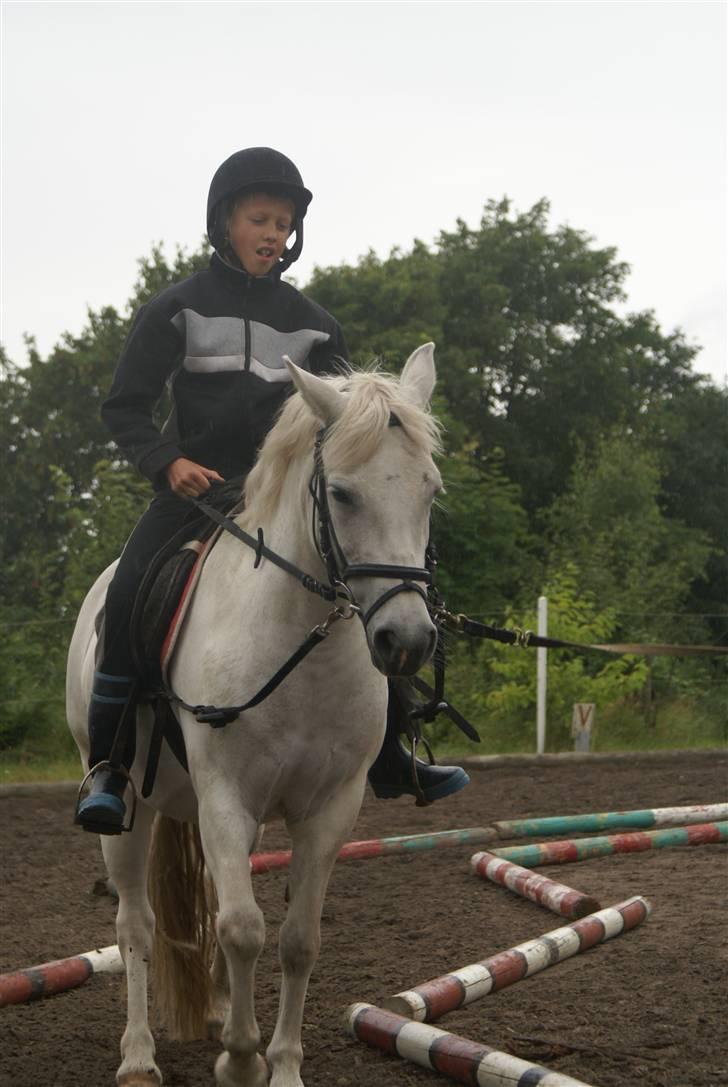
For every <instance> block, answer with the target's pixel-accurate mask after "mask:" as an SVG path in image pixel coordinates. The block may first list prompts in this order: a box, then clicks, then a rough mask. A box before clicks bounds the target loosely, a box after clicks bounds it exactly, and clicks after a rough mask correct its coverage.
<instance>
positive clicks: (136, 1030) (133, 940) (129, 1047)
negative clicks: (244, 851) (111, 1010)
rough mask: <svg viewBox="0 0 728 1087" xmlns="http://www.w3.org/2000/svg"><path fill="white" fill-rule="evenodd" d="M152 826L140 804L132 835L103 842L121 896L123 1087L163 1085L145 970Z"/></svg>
mask: <svg viewBox="0 0 728 1087" xmlns="http://www.w3.org/2000/svg"><path fill="white" fill-rule="evenodd" d="M153 821H154V812H153V811H152V810H151V809H150V808H148V807H147V806H146V805H145V804H139V805H138V806H137V811H136V817H135V820H134V829H133V831H131V833H124V834H120V835H118V837H113V838H112V837H110V836H102V838H101V848H102V850H103V854H104V860H105V862H106V868H107V871H108V873H109V876H110V877H111V879H112V880H113V882H114V884H115V885H116V889H117V891H118V892H119V909H118V912H117V915H116V939H117V942H118V944H119V950H120V952H121V955H122V958H123V960H124V965H125V966H126V981H127V1021H126V1030H125V1031H124V1035H123V1037H122V1039H121V1064H120V1066H119V1070H118V1072H117V1073H116V1081H117V1083H118V1084H119V1085H120V1087H121V1085H122V1084H123V1085H124V1087H150V1085H156V1084H160V1083H161V1082H162V1073H161V1072H160V1071H159V1068H158V1067H157V1065H156V1063H155V1061H154V1039H153V1038H152V1033H151V1031H150V1029H149V1018H148V1013H147V969H148V965H149V961H150V959H151V955H152V945H153V941H154V914H153V913H152V909H151V906H150V905H149V899H148V898H147V858H148V854H149V841H150V837H151V830H152V823H153Z"/></svg>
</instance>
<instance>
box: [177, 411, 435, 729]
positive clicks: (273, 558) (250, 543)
mask: <svg viewBox="0 0 728 1087" xmlns="http://www.w3.org/2000/svg"><path fill="white" fill-rule="evenodd" d="M389 425H390V426H400V425H401V424H400V422H399V419H398V418H397V416H396V415H394V414H391V415H390V420H389ZM325 437H326V428H322V429H321V430H319V432H318V433H317V435H316V440H315V443H314V469H313V474H312V477H311V480H310V483H309V492H310V493H311V495H312V497H313V519H314V526H315V522H316V521H318V532H316V529H315V527H314V542H315V544H316V550H317V552H318V554H319V555H320V557H321V559H322V561H323V563H324V565H325V567H326V574H327V577H328V584H326V583H323V582H321V581H319V580H318V579H317V578H315V577H312V576H311V575H310V574H307V573H306V572H305V571H303V570H301V569H300V568H299V567H298V566H296V565H295V564H294V563H292V562H290V561H289V560H288V559H286V558H284V557H283V556H282V555H279V554H278V553H277V552H276V551H273V550H272V549H271V548H269V547H268V546H267V545H266V543H265V540H264V537H263V530H262V529H261V528H259V529H258V532H257V537H256V536H251V535H250V533H248V532H246V531H245V530H244V529H242V528H241V527H240V525H239V524H238V523H237V522H236V521H234V520H233V519H232V518H231V517H227V516H225V514H223V513H220V512H219V510H216V509H214V507H212V506H210V505H209V504H208V503H207V502H206V501H205V500H204V499H203V498H192V499H190V501H191V502H193V504H194V505H195V506H197V508H198V509H199V510H200V511H201V512H202V513H204V514H205V515H206V516H207V517H209V518H210V519H211V520H212V521H214V522H215V523H216V524H217V525H219V526H220V527H221V528H223V529H224V530H225V531H227V532H229V533H230V534H231V535H232V536H234V537H235V538H236V539H238V540H240V541H241V542H242V543H244V544H245V545H246V546H247V547H250V548H251V549H252V550H254V551H255V562H254V564H253V565H254V568H256V569H257V567H258V566H259V565H260V562H261V560H262V559H264V558H265V559H268V560H269V561H270V562H272V563H273V564H274V565H275V566H278V567H279V568H280V569H282V570H285V571H286V573H289V574H291V575H292V576H293V577H295V578H296V579H297V581H298V582H299V583H300V584H301V585H302V586H303V588H304V589H307V590H308V591H309V592H312V593H315V594H317V595H318V596H321V597H322V598H323V599H324V600H328V601H329V602H330V603H333V604H334V607H333V608H332V609H331V611H330V612H329V614H328V615H327V617H326V619H325V620H324V622H323V623H319V624H318V625H317V626H315V627H314V628H313V630H311V631H310V633H309V634H308V636H307V637H306V639H305V640H304V641H303V642H302V643H301V645H299V647H298V648H297V649H296V650H295V652H293V653H292V654H291V656H290V657H289V658H288V660H287V661H285V663H284V664H282V665H281V667H280V668H279V669H278V671H277V672H276V673H275V675H273V676H272V677H271V678H270V679H269V680H268V682H267V683H265V684H264V685H263V687H261V688H260V690H259V691H258V692H257V693H256V694H255V695H253V697H252V698H250V699H249V700H248V701H247V702H244V703H242V704H241V705H238V706H205V705H191V704H190V703H188V702H185V701H184V699H182V698H180V697H179V695H177V694H175V692H174V691H173V690H172V689H171V688H170V687H165V689H164V690H163V691H162V692H160V694H161V695H162V696H163V697H164V698H165V699H166V700H167V701H169V702H175V703H176V704H177V705H178V706H182V707H183V709H186V710H188V711H189V712H190V713H192V714H194V716H195V718H196V719H197V720H198V721H200V722H202V723H205V724H209V725H210V726H211V727H212V728H222V727H223V726H225V725H227V724H228V723H229V722H230V721H234V720H235V719H236V718H237V717H238V716H239V715H240V714H241V713H243V712H244V711H245V710H248V709H252V708H253V707H254V706H257V705H259V704H260V703H261V702H263V701H264V700H265V699H266V698H267V697H268V696H269V695H270V694H272V693H273V691H275V690H276V688H277V687H279V686H280V684H281V683H282V682H283V680H284V679H285V678H286V676H288V675H289V674H290V673H291V672H292V671H293V669H294V668H295V667H296V665H298V664H300V662H301V661H302V660H303V659H304V658H305V657H306V656H308V654H309V653H310V652H311V650H312V649H314V648H315V647H316V646H317V645H319V644H320V642H322V641H324V639H325V638H327V637H328V635H329V632H330V628H331V627H332V626H333V624H334V623H336V622H338V620H340V619H352V618H353V617H354V616H355V615H358V616H359V617H360V619H361V621H362V623H363V625H364V627H365V628H366V626H367V624H368V623H369V621H370V619H371V618H372V616H373V615H374V614H375V612H377V611H378V610H379V608H381V607H382V605H383V604H386V603H387V601H388V600H391V599H392V597H394V596H396V595H397V594H398V593H401V592H416V593H418V594H419V595H420V596H421V597H422V599H423V600H424V602H425V604H426V605H427V606H428V608H429V606H430V604H429V600H428V595H427V591H426V590H425V589H423V588H422V587H421V585H420V584H419V582H424V583H425V584H426V585H427V586H428V588H431V587H432V570H433V568H434V566H435V565H436V563H435V560H434V556H433V554H432V552H431V549H430V547H429V545H428V549H427V554H426V562H427V563H428V566H427V567H424V566H422V567H420V566H397V565H393V564H391V563H349V562H348V561H347V559H346V556H345V555H344V552H343V549H342V547H341V544H340V543H339V540H338V538H337V536H336V530H335V528H334V523H333V520H332V518H331V511H330V508H329V500H328V489H327V483H326V474H325V472H324V465H323V455H322V447H323V443H324V440H325ZM351 577H376V578H386V579H391V580H395V581H398V582H399V584H397V585H395V586H393V587H392V588H391V589H387V590H386V591H385V592H383V593H382V594H381V595H380V596H379V597H377V599H376V600H375V601H374V603H373V604H372V605H371V606H370V607H369V608H368V609H367V611H366V612H365V613H364V614H362V610H361V608H360V607H359V605H358V604H357V603H356V598H355V596H354V593H353V592H352V590H351V589H350V587H349V585H348V583H347V582H348V578H351Z"/></svg>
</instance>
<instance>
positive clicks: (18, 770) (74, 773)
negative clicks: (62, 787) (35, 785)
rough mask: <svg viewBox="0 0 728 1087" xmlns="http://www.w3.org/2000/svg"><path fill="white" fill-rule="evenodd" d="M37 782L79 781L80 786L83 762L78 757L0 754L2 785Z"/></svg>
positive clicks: (5, 752) (19, 753)
mask: <svg viewBox="0 0 728 1087" xmlns="http://www.w3.org/2000/svg"><path fill="white" fill-rule="evenodd" d="M37 781H43V782H49V781H77V782H78V783H79V784H80V783H81V760H80V759H79V757H78V755H75V756H74V755H56V756H53V755H42V754H32V755H29V754H24V753H23V752H17V751H1V752H0V785H16V784H22V783H24V782H37Z"/></svg>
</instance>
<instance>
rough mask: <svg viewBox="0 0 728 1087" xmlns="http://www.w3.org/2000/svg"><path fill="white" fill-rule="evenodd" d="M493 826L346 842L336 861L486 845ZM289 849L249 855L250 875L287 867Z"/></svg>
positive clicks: (493, 831)
mask: <svg viewBox="0 0 728 1087" xmlns="http://www.w3.org/2000/svg"><path fill="white" fill-rule="evenodd" d="M497 837H498V835H497V834H496V832H495V830H494V829H493V827H465V828H463V829H461V830H443V831H439V832H438V833H436V834H404V835H402V836H401V837H398V838H368V839H366V840H364V841H361V842H347V843H346V845H345V846H343V847H342V849H341V852H340V853H339V855H338V857H337V861H357V860H359V861H360V860H368V859H370V858H371V857H384V856H390V855H392V854H394V853H399V854H402V853H420V852H423V851H425V850H429V849H448V848H451V847H452V846H457V845H470V844H471V843H481V844H489V843H490V842H493V841H495V840H496V839H497ZM290 863H291V850H290V849H281V850H279V851H278V852H276V853H253V854H252V855H251V857H250V869H251V871H252V872H254V873H260V872H269V871H270V870H271V869H273V868H288V866H289V864H290Z"/></svg>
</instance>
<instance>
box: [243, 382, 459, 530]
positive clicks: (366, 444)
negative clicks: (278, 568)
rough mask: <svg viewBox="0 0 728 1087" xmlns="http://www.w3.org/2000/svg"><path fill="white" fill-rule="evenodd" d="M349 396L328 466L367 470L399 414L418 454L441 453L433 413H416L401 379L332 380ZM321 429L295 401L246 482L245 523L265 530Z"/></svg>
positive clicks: (329, 441)
mask: <svg viewBox="0 0 728 1087" xmlns="http://www.w3.org/2000/svg"><path fill="white" fill-rule="evenodd" d="M326 380H327V381H331V383H332V384H333V385H334V386H335V387H336V388H337V389H338V390H339V391H340V392H342V393H344V394H345V396H346V400H347V403H346V407H345V408H344V411H343V413H342V414H341V416H340V417H339V418H338V419H337V420H336V422H335V423H334V425H333V426H332V427H331V430H330V432H329V433H328V435H327V436H326V443H325V449H326V463H327V467H328V469H329V471H331V470H332V469H333V468H335V469H338V470H339V471H342V472H346V471H348V470H350V469H352V468H354V467H356V466H357V465H360V464H365V463H366V462H367V461H368V460H369V458H370V457H372V456H373V455H374V453H375V452H376V450H377V449H378V448H379V445H380V444H381V442H382V440H383V438H384V436H385V434H386V433H387V430H388V427H389V420H390V416H391V415H392V413H394V414H395V415H396V416H397V418H398V419H399V422H400V423H401V425H402V431H403V433H404V435H405V436H406V438H407V440H408V441H409V442H410V443H411V444H412V450H413V452H415V453H416V452H423V453H425V454H428V455H430V456H433V455H434V454H436V453H437V452H439V450H440V425H439V423H438V422H437V420H436V419H435V418H434V416H432V415H431V414H430V413H429V412H428V411H425V410H423V409H422V408H418V407H416V406H415V405H414V404H413V403H412V402H411V401H409V400H407V399H406V398H405V397H404V396H403V395H402V392H401V390H400V384H399V381H398V380H397V378H394V377H391V376H390V375H388V374H384V373H381V372H380V371H377V370H367V371H353V372H351V373H348V374H346V375H345V376H343V377H342V376H330V377H327V378H326ZM320 429H321V421H320V420H319V419H317V418H316V417H315V416H314V415H313V413H312V412H311V410H310V408H309V407H308V405H307V404H306V403H305V401H304V399H303V397H302V396H301V394H300V393H294V395H293V396H291V397H290V398H289V399H288V400H287V402H286V404H285V406H284V408H283V410H282V412H281V414H280V416H279V418H278V421H277V423H276V425H275V426H274V427H273V429H272V430H271V431H270V432H269V434H268V437H267V438H266V440H265V442H264V444H263V447H262V449H261V450H260V453H259V454H258V459H257V461H256V463H255V467H254V468H253V469H252V471H251V472H250V475H249V476H248V478H247V480H246V482H245V513H244V514H243V521H244V522H248V521H249V522H250V523H251V524H255V525H265V524H266V523H267V522H268V521H269V520H270V517H271V515H272V514H273V512H274V511H275V510H276V508H277V506H278V503H279V501H280V497H281V492H282V490H283V483H284V480H285V478H286V473H287V472H288V470H289V468H290V466H291V465H292V464H293V463H294V462H295V461H297V460H298V459H299V458H301V457H309V458H310V457H312V453H313V445H314V439H315V437H316V433H317V432H318V431H319V430H320Z"/></svg>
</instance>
